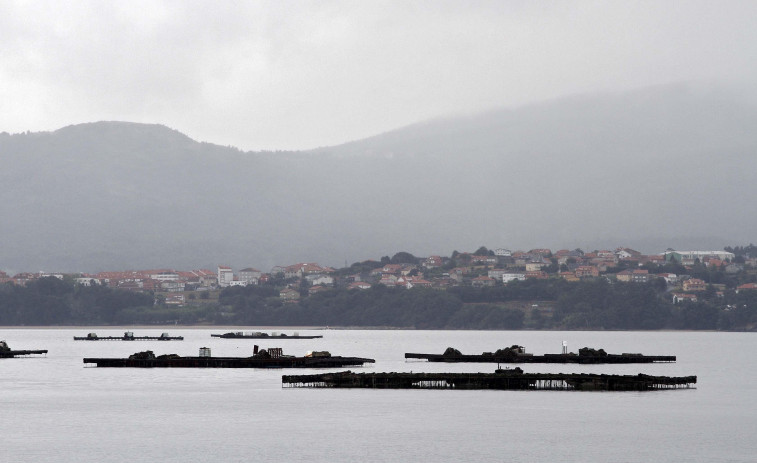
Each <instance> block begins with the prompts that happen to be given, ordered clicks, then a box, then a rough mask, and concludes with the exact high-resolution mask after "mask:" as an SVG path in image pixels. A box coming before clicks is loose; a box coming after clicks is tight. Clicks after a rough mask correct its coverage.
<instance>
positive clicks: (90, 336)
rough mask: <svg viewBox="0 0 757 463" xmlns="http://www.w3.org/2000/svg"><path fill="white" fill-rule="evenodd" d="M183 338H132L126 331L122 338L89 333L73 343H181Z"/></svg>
mask: <svg viewBox="0 0 757 463" xmlns="http://www.w3.org/2000/svg"><path fill="white" fill-rule="evenodd" d="M183 340H184V336H169V335H168V333H163V334H161V335H160V336H134V333H132V332H131V331H127V332H125V333H124V335H123V336H98V335H97V333H89V334H87V335H86V336H74V341H183Z"/></svg>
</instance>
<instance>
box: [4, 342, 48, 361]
mask: <svg viewBox="0 0 757 463" xmlns="http://www.w3.org/2000/svg"><path fill="white" fill-rule="evenodd" d="M42 354H47V349H39V350H11V348H10V347H8V343H7V342H5V341H0V358H12V357H20V356H24V355H42Z"/></svg>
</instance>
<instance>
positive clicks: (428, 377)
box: [281, 368, 697, 391]
mask: <svg viewBox="0 0 757 463" xmlns="http://www.w3.org/2000/svg"><path fill="white" fill-rule="evenodd" d="M696 382H697V377H696V376H683V377H669V376H649V375H644V374H638V375H597V374H581V373H523V370H521V369H520V368H515V369H512V370H496V371H495V372H494V373H353V372H351V371H344V372H339V373H323V374H316V375H284V376H282V377H281V383H282V387H315V388H368V389H496V390H555V391H570V390H576V391H651V390H660V389H689V388H692V387H694V384H696Z"/></svg>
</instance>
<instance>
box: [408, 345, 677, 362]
mask: <svg viewBox="0 0 757 463" xmlns="http://www.w3.org/2000/svg"><path fill="white" fill-rule="evenodd" d="M405 359H420V360H428V361H429V362H448V363H580V364H601V363H656V362H675V361H676V356H675V355H642V354H607V353H605V351H604V350H602V349H598V350H596V349H591V348H588V347H584V348H582V349H579V351H578V354H575V353H572V352H571V353H562V354H544V355H532V354H526V353H525V350H524V349H523V347H522V346H512V347H508V348H505V349H500V350H498V351H496V352H484V353H482V354H479V355H466V354H461V353H460V351H458V350H457V349H453V348H451V347H448V348H447V350H446V351H445V352H444V353H443V354H415V353H405Z"/></svg>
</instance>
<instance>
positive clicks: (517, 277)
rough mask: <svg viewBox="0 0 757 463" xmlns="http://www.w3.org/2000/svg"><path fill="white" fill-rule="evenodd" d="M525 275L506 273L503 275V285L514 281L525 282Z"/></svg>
mask: <svg viewBox="0 0 757 463" xmlns="http://www.w3.org/2000/svg"><path fill="white" fill-rule="evenodd" d="M525 279H526V274H525V273H505V274H503V275H502V283H510V282H511V281H513V280H521V281H523V280H525Z"/></svg>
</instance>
